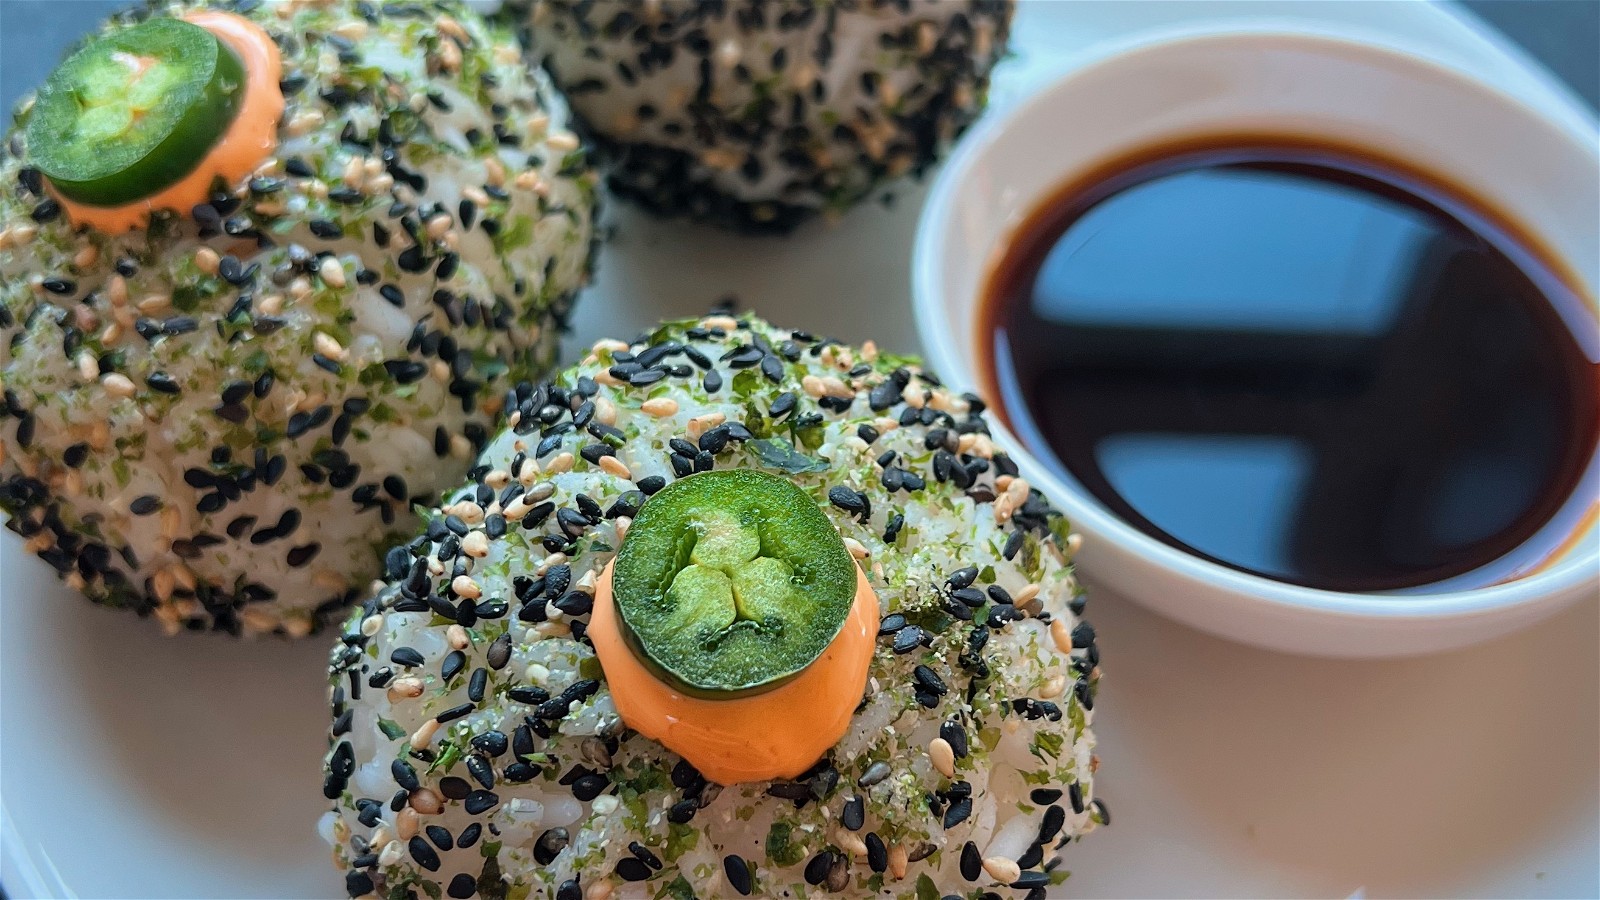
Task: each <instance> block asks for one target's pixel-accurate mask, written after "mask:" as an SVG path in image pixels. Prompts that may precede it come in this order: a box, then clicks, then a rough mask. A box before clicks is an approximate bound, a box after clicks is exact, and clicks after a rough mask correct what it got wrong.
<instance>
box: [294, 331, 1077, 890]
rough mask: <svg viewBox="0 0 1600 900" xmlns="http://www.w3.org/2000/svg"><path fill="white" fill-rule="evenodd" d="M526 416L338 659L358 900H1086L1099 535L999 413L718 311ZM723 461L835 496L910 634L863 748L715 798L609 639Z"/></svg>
mask: <svg viewBox="0 0 1600 900" xmlns="http://www.w3.org/2000/svg"><path fill="white" fill-rule="evenodd" d="M512 408H513V409H512V412H511V417H510V421H511V422H512V423H513V427H512V428H511V429H509V430H507V431H506V432H504V433H502V434H501V435H500V436H499V437H497V438H495V440H494V441H493V442H492V443H491V444H490V445H489V447H488V448H487V449H486V450H485V451H484V453H483V455H482V457H481V458H480V460H479V463H478V466H477V467H476V468H475V469H474V470H473V473H472V481H471V482H470V483H469V484H468V485H467V487H465V488H463V489H462V490H460V491H458V492H456V493H455V494H454V495H452V496H451V498H449V501H448V502H447V503H446V504H445V505H443V506H442V507H441V508H439V509H436V510H435V511H434V512H433V514H432V518H431V520H430V524H429V527H428V533H427V534H426V535H424V536H422V537H419V538H418V539H417V540H415V541H412V542H411V543H409V544H407V545H405V546H402V547H398V548H395V549H394V550H392V551H391V552H390V554H389V556H388V558H387V566H388V573H387V575H388V583H387V584H386V585H384V586H383V587H382V588H381V589H380V590H379V591H378V592H377V594H376V595H375V596H374V597H373V598H372V599H371V600H369V601H368V602H367V603H366V605H365V606H364V608H363V609H361V610H360V611H358V612H357V613H355V614H354V615H353V616H352V617H351V618H350V620H349V621H348V622H347V624H346V626H345V633H344V634H343V636H342V640H341V642H340V644H339V645H338V646H337V647H336V648H335V651H334V653H333V657H332V666H331V676H330V682H331V688H330V689H331V691H332V705H333V716H334V727H333V730H332V737H331V740H330V752H329V755H328V757H327V767H326V770H325V778H326V780H325V783H324V790H325V793H326V795H327V796H328V797H329V798H330V799H331V800H333V801H334V810H333V812H332V813H330V814H329V815H328V817H327V818H326V819H325V820H324V821H323V830H324V834H325V836H327V837H328V838H329V839H330V840H331V841H332V842H333V843H334V845H335V857H336V860H337V861H338V862H339V863H340V864H341V866H342V867H343V868H344V869H345V878H346V887H347V888H348V889H349V891H350V893H351V895H352V896H365V895H368V894H370V895H372V896H378V897H390V898H400V897H404V896H407V895H408V892H409V893H410V894H417V895H420V894H422V893H426V894H428V895H430V896H432V895H438V894H441V893H442V894H443V895H446V896H450V897H472V896H483V897H501V898H511V897H516V898H520V897H556V898H561V900H574V898H578V897H584V898H588V900H598V898H604V897H675V898H681V897H689V896H698V897H725V896H734V895H735V894H737V893H740V892H741V891H743V892H748V893H752V894H753V895H755V896H762V897H777V896H811V895H813V894H815V893H816V892H819V891H824V890H825V891H826V893H828V894H829V895H839V896H916V897H918V898H922V897H929V896H933V897H938V896H942V895H947V894H957V895H960V896H964V897H965V896H975V895H976V894H978V893H981V892H983V891H984V890H996V889H997V890H1002V892H1003V894H1004V895H1007V896H1010V895H1015V896H1036V897H1042V896H1044V895H1045V892H1046V891H1047V890H1049V892H1050V893H1052V894H1055V893H1057V892H1059V890H1061V889H1060V888H1056V887H1054V886H1055V885H1059V884H1060V883H1061V880H1062V879H1063V878H1064V877H1065V876H1066V872H1065V870H1062V869H1059V868H1057V867H1056V862H1055V860H1056V856H1057V851H1058V850H1059V848H1060V847H1061V846H1062V845H1063V844H1064V843H1065V842H1066V841H1067V840H1069V839H1071V838H1074V837H1076V836H1078V835H1081V834H1083V833H1085V832H1087V831H1089V830H1092V829H1093V828H1094V827H1095V825H1096V823H1097V822H1098V821H1103V819H1104V815H1105V814H1104V808H1103V806H1102V805H1100V802H1099V801H1098V800H1097V799H1096V798H1095V796H1094V785H1093V772H1094V770H1095V768H1096V765H1097V762H1096V760H1095V758H1094V755H1093V752H1094V736H1093V733H1092V732H1091V731H1090V728H1089V724H1090V718H1091V712H1090V709H1091V707H1092V700H1093V695H1094V690H1095V685H1096V684H1097V682H1098V679H1099V668H1098V658H1099V650H1098V648H1097V647H1096V646H1095V644H1094V635H1093V630H1092V629H1091V628H1089V627H1088V626H1087V625H1085V624H1083V623H1081V622H1080V621H1079V620H1078V618H1077V616H1076V615H1075V613H1074V610H1081V608H1082V606H1081V597H1080V594H1079V589H1078V585H1077V583H1076V581H1075V580H1074V578H1073V575H1072V572H1071V569H1070V567H1069V564H1068V556H1069V554H1070V548H1071V547H1073V546H1075V544H1076V539H1075V538H1072V537H1070V536H1069V534H1068V531H1067V525H1066V522H1065V521H1064V520H1063V519H1062V518H1061V517H1060V515H1059V514H1058V513H1056V512H1055V511H1053V510H1051V509H1050V508H1049V506H1048V503H1047V502H1046V501H1045V500H1044V498H1043V497H1041V496H1040V495H1039V494H1038V493H1037V492H1036V491H1032V490H1031V489H1030V488H1029V487H1028V485H1027V484H1026V482H1025V481H1023V480H1021V479H1020V478H1017V477H1016V476H1015V469H1014V467H1012V466H1011V464H1010V461H1009V460H1008V459H1007V458H1006V457H1005V456H1004V454H1002V453H1000V452H998V451H996V450H995V449H994V446H993V444H992V442H991V441H990V439H989V437H988V435H987V433H986V432H987V429H986V426H985V424H984V420H983V418H982V416H981V415H980V414H979V413H980V411H981V405H980V404H977V402H976V398H973V397H971V396H970V395H957V394H954V393H952V392H950V391H948V390H947V389H945V388H943V387H942V386H940V385H939V384H938V382H937V381H936V380H935V379H933V378H932V376H931V375H927V374H925V373H923V372H922V371H921V369H920V368H919V367H918V365H917V364H916V362H915V361H913V360H909V359H896V358H892V357H889V356H888V355H886V354H881V353H879V352H877V351H876V349H875V348H873V347H871V346H867V347H862V348H851V347H846V346H843V345H839V344H835V343H831V342H825V341H819V340H817V339H815V338H813V337H811V336H809V335H805V334H800V333H791V332H786V331H782V330H779V329H775V328H773V327H771V326H769V325H767V324H765V323H762V322H760V321H758V320H755V319H751V318H745V319H742V320H735V319H732V318H729V317H727V316H712V317H709V318H706V319H704V320H700V321H691V322H680V323H674V324H669V325H667V326H663V327H662V328H661V329H659V330H657V331H656V332H654V333H653V334H652V335H651V336H649V337H648V338H647V339H645V340H642V341H640V342H636V343H634V344H632V345H629V344H625V343H622V342H607V341H603V342H601V343H599V344H596V345H595V347H594V348H593V351H592V352H591V353H590V354H589V356H588V357H587V358H586V359H585V360H584V361H583V362H582V363H581V364H580V365H578V366H576V367H574V368H572V369H569V370H567V371H565V372H563V373H561V374H560V375H559V376H558V377H557V378H556V379H555V380H554V381H553V382H551V383H549V384H546V385H541V386H540V387H538V388H536V389H535V388H532V387H530V386H524V387H523V388H521V389H519V390H518V391H517V392H516V396H515V402H514V403H513V404H512ZM683 442H688V443H687V444H685V443H683ZM691 444H692V445H693V446H689V445H691ZM684 451H688V452H684ZM690 453H692V455H693V456H694V457H696V458H698V462H695V461H692V460H690V458H689V454H690ZM613 454H614V455H613ZM675 454H676V456H677V457H678V458H677V459H674V455H675ZM708 466H709V467H715V468H719V469H720V468H729V467H741V466H742V467H756V468H763V469H767V470H769V471H775V472H779V473H781V474H783V475H784V476H785V477H787V478H790V479H791V480H792V481H793V482H794V483H796V484H798V485H799V486H800V487H802V488H803V489H804V490H806V491H807V492H808V493H810V494H811V495H812V496H813V497H814V498H815V499H816V501H817V503H818V505H819V507H821V508H822V509H823V510H824V511H825V513H826V514H827V515H828V516H829V517H830V518H831V519H832V521H833V522H834V523H835V525H836V526H837V527H838V528H839V531H840V533H841V535H842V536H843V537H844V538H845V540H846V546H847V547H849V548H850V549H851V551H852V553H853V554H854V555H856V557H857V559H858V560H859V562H860V565H861V566H862V567H863V569H864V570H865V571H866V572H867V573H868V576H869V578H870V580H871V583H872V585H873V587H874V589H875V590H876V592H877V595H878V598H879V601H880V604H881V607H882V609H881V612H882V614H883V616H884V617H885V618H884V622H883V625H882V626H881V627H882V630H883V633H882V634H881V635H880V636H879V639H878V647H877V651H876V653H875V656H874V659H873V661H872V665H871V669H870V681H869V684H868V687H867V690H866V695H865V698H864V700H863V703H862V705H861V707H860V708H859V709H858V710H857V712H856V714H855V718H854V720H853V723H852V725H851V728H850V730H849V731H848V733H847V734H846V735H845V737H844V738H843V739H842V740H841V741H840V742H839V743H838V744H837V745H836V746H835V747H834V748H833V749H832V750H831V751H830V752H829V753H828V755H827V757H826V758H825V759H824V760H822V761H820V762H819V763H818V766H816V767H814V769H813V770H812V771H811V772H809V773H807V775H805V776H802V777H801V778H800V779H798V780H797V781H796V782H782V783H772V782H763V783H759V784H739V785H728V786H717V785H707V784H706V783H705V782H704V779H702V778H701V777H700V776H699V775H698V774H697V773H695V772H694V770H693V768H692V767H691V766H688V765H687V764H686V763H682V762H681V761H680V760H679V758H678V757H677V756H676V755H675V754H673V753H672V752H670V751H668V750H666V749H665V748H663V747H662V746H661V745H659V744H657V743H655V742H654V741H651V740H648V739H646V738H643V737H640V736H639V735H637V734H636V733H633V732H631V731H629V730H628V729H627V728H626V727H625V725H624V724H623V723H622V722H621V721H620V720H619V718H618V716H617V713H616V711H615V707H614V705H613V703H612V698H611V695H610V692H609V687H608V685H607V683H606V681H605V677H604V673H603V672H602V671H601V668H600V666H599V663H598V660H597V659H596V658H595V656H594V652H593V649H592V648H591V646H590V645H589V643H588V642H587V640H586V639H585V636H584V630H585V628H586V625H587V614H586V611H587V606H588V604H587V602H586V601H587V598H588V595H589V594H591V593H592V592H593V590H594V583H595V577H596V576H597V574H598V573H599V572H600V570H601V569H602V568H603V567H604V566H605V565H606V563H607V562H608V561H609V560H610V559H611V557H612V556H613V554H614V548H615V547H617V546H618V545H619V544H620V542H621V540H623V539H624V535H625V533H626V528H627V525H628V524H629V522H630V521H631V516H632V515H633V514H635V513H636V511H637V510H638V508H639V507H640V506H641V504H642V503H644V502H647V501H646V499H645V497H646V495H647V494H648V493H653V492H654V491H655V490H659V489H660V487H661V486H663V485H664V484H665V483H667V482H669V481H671V480H672V479H674V478H676V477H681V476H682V474H684V473H686V472H687V471H690V470H693V469H695V468H696V467H698V468H700V469H704V468H706V467H708ZM891 487H893V488H897V490H891ZM867 505H870V509H868V508H866V507H867ZM897 522H898V524H896V523H897ZM574 601H576V602H574ZM563 608H566V609H568V610H571V611H573V612H574V613H575V614H573V615H569V614H567V613H565V612H563V611H562V610H563ZM968 620H970V621H968ZM919 628H920V629H921V630H920V631H918V630H916V629H919ZM919 635H920V637H921V640H919V639H918V638H919ZM923 669H925V670H926V672H925V673H924V672H923V671H922V670H923ZM930 676H931V678H932V682H931V684H937V685H939V687H941V688H943V689H944V692H943V693H939V692H937V690H936V689H934V688H933V687H931V686H930V681H929V677H930ZM919 684H920V685H922V687H918V686H917V685H919ZM569 701H570V703H569ZM441 718H442V720H443V721H441ZM938 742H943V743H945V744H947V745H948V747H938V746H935V744H936V743H938ZM963 745H964V747H963ZM958 748H961V749H965V750H966V753H965V754H962V753H961V752H960V749H958ZM946 749H949V750H952V751H954V752H952V753H951V760H946V759H944V757H943V751H944V750H946ZM952 762H953V765H952ZM947 765H948V766H950V768H949V769H947V770H946V771H944V772H941V771H940V767H941V766H947ZM413 779H414V781H413ZM857 819H859V820H857ZM463 844H465V845H466V846H463ZM741 866H743V867H745V868H743V869H741V868H739V867H741ZM739 872H748V873H749V874H750V876H751V878H750V879H749V882H748V883H745V884H740V883H739V882H738V881H737V880H731V879H734V878H736V876H737V873H739ZM730 873H732V874H730ZM1004 885H1015V887H1014V888H1005V887H1002V886H1004Z"/></svg>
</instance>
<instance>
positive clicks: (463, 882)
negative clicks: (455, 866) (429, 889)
mask: <svg viewBox="0 0 1600 900" xmlns="http://www.w3.org/2000/svg"><path fill="white" fill-rule="evenodd" d="M435 890H437V888H435ZM476 893H478V880H477V879H475V878H473V877H472V876H471V875H468V874H467V873H466V872H460V873H458V874H457V875H456V877H454V878H452V879H450V886H449V887H448V888H446V889H445V894H446V896H449V897H452V898H454V900H468V898H470V897H472V896H473V895H474V894H476Z"/></svg>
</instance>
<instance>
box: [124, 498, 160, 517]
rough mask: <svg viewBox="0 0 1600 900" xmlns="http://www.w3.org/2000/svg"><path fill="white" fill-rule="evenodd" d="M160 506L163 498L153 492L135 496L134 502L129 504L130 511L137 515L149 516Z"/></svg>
mask: <svg viewBox="0 0 1600 900" xmlns="http://www.w3.org/2000/svg"><path fill="white" fill-rule="evenodd" d="M160 508H161V498H160V497H157V496H155V495H153V494H145V495H144V496H142V497H135V498H134V499H133V502H132V503H129V504H128V511H129V512H131V513H133V514H134V515H136V516H148V515H150V514H151V513H153V512H155V511H156V510H158V509H160Z"/></svg>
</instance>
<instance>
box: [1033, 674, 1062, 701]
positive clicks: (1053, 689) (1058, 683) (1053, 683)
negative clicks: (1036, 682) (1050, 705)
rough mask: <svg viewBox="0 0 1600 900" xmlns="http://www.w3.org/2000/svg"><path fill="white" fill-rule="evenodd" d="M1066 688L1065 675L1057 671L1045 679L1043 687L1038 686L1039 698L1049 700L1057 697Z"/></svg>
mask: <svg viewBox="0 0 1600 900" xmlns="http://www.w3.org/2000/svg"><path fill="white" fill-rule="evenodd" d="M1066 689H1067V676H1065V675H1062V674H1061V673H1059V672H1057V673H1056V674H1054V675H1051V676H1050V677H1049V679H1047V680H1046V681H1045V683H1044V687H1041V688H1039V699H1040V700H1050V699H1052V698H1055V697H1059V696H1061V694H1062V692H1063V691H1065V690H1066Z"/></svg>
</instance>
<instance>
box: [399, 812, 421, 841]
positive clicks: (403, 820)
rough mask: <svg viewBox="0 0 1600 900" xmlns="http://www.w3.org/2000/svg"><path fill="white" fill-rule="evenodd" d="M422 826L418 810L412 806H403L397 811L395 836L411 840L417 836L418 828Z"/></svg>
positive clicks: (403, 839)
mask: <svg viewBox="0 0 1600 900" xmlns="http://www.w3.org/2000/svg"><path fill="white" fill-rule="evenodd" d="M421 827H422V826H421V822H419V821H418V816H417V811H416V810H414V809H412V808H411V807H409V806H403V807H401V808H400V811H399V812H397V813H395V816H394V833H395V836H396V837H398V838H399V839H400V840H402V841H409V840H411V839H412V838H414V837H416V836H417V830H418V829H419V828H421Z"/></svg>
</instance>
